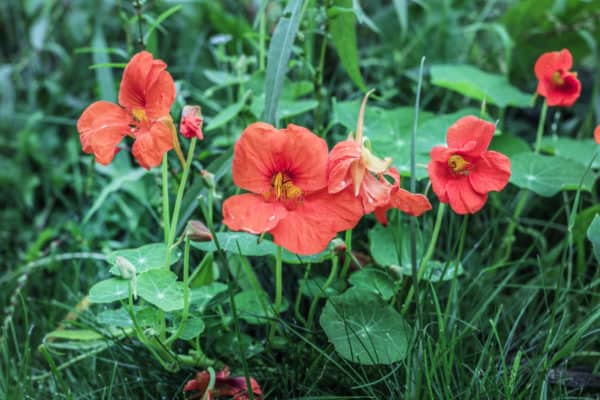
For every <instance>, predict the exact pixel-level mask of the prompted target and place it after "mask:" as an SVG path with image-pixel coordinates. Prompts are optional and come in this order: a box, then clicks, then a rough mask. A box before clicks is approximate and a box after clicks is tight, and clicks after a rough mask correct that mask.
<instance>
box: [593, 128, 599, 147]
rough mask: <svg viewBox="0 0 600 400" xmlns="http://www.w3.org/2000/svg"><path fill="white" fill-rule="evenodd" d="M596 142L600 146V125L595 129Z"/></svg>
mask: <svg viewBox="0 0 600 400" xmlns="http://www.w3.org/2000/svg"><path fill="white" fill-rule="evenodd" d="M594 140H595V141H596V143H598V144H600V125H598V126H597V127H596V129H594Z"/></svg>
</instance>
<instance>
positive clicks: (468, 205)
mask: <svg viewBox="0 0 600 400" xmlns="http://www.w3.org/2000/svg"><path fill="white" fill-rule="evenodd" d="M446 191H447V193H448V200H449V203H450V207H452V209H453V210H454V212H455V213H457V214H462V215H464V214H474V213H476V212H477V211H479V210H481V208H482V207H483V206H484V204H485V202H486V201H487V194H480V193H477V192H476V191H475V190H473V188H472V187H471V184H470V183H469V179H468V177H467V176H461V177H459V178H456V179H452V180H450V181H448V183H447V185H446Z"/></svg>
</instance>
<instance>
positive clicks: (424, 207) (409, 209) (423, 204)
mask: <svg viewBox="0 0 600 400" xmlns="http://www.w3.org/2000/svg"><path fill="white" fill-rule="evenodd" d="M390 205H391V206H392V207H394V208H397V209H399V210H400V211H402V212H403V213H406V214H408V215H413V216H415V217H418V216H419V215H421V214H423V213H424V212H426V211H429V210H431V203H430V202H429V200H428V199H427V197H425V196H424V195H422V194H417V193H411V192H409V191H408V190H405V189H402V188H400V189H398V191H397V192H396V193H394V195H393V196H392V197H391V199H390Z"/></svg>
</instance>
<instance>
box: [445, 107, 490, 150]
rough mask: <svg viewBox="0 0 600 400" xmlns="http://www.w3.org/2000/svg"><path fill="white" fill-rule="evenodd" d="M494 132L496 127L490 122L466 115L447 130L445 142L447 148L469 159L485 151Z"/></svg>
mask: <svg viewBox="0 0 600 400" xmlns="http://www.w3.org/2000/svg"><path fill="white" fill-rule="evenodd" d="M495 131H496V126H495V125H494V124H492V123H491V122H487V121H484V120H482V119H479V118H477V117H474V116H472V115H468V116H466V117H462V118H461V119H459V120H458V121H456V122H455V123H454V124H453V125H452V126H451V127H450V128H448V135H447V136H446V140H447V142H448V147H450V148H456V149H459V150H461V152H462V153H465V154H467V155H469V156H471V157H477V156H479V155H480V154H481V153H483V152H484V151H486V150H487V148H488V146H489V145H490V142H491V141H492V136H494V132H495ZM471 142H475V144H473V143H471Z"/></svg>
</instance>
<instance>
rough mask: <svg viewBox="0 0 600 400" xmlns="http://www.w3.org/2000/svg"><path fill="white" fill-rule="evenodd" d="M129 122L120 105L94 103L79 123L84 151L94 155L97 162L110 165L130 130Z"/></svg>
mask: <svg viewBox="0 0 600 400" xmlns="http://www.w3.org/2000/svg"><path fill="white" fill-rule="evenodd" d="M129 122H130V116H129V114H128V113H127V111H125V110H124V109H123V108H121V107H119V106H118V105H116V104H113V103H109V102H107V101H97V102H95V103H92V104H91V105H90V106H89V107H88V108H86V109H85V110H84V111H83V113H82V114H81V117H79V120H78V121H77V131H79V140H80V141H81V147H82V148H83V151H84V152H85V153H93V154H94V156H95V158H96V161H97V162H99V163H100V164H103V165H108V164H109V163H110V162H111V161H112V159H113V158H114V156H115V154H116V150H117V145H118V144H119V142H121V140H122V139H123V136H125V135H127V133H128V132H129V130H130V128H129Z"/></svg>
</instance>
